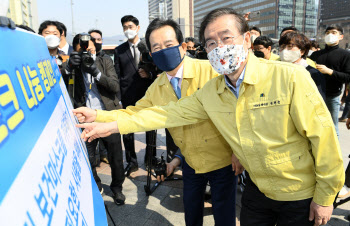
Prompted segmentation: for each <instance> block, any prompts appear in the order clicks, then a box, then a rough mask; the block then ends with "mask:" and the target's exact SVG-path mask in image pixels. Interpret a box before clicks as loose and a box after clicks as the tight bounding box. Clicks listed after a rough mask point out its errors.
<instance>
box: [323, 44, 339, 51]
mask: <svg viewBox="0 0 350 226" xmlns="http://www.w3.org/2000/svg"><path fill="white" fill-rule="evenodd" d="M325 49H326V50H327V51H331V50H333V49H339V44H338V45H335V46H329V45H326V48H325Z"/></svg>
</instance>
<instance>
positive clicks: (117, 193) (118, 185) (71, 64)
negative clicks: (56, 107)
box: [63, 34, 125, 205]
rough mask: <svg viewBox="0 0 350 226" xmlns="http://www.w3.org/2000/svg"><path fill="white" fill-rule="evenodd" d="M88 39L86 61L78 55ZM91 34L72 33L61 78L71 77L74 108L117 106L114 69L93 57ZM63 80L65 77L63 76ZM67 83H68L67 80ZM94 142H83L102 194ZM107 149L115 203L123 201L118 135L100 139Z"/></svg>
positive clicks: (107, 61) (110, 63)
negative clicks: (71, 44) (88, 62)
mask: <svg viewBox="0 0 350 226" xmlns="http://www.w3.org/2000/svg"><path fill="white" fill-rule="evenodd" d="M87 39H88V47H87V49H86V51H87V52H88V53H87V54H88V55H90V57H91V58H92V59H93V63H92V64H91V65H88V64H87V63H86V61H87V60H86V58H89V57H87V55H86V54H85V56H83V57H82V51H83V49H84V48H83V46H85V48H86V46H87V44H86V43H84V45H83V42H82V40H85V42H86V40H87ZM90 39H91V37H90V35H88V34H84V37H82V35H81V34H79V35H76V36H75V37H74V39H73V49H74V51H76V52H72V53H71V55H70V59H69V61H68V64H66V65H65V71H64V73H63V76H64V77H71V81H74V93H71V94H70V95H71V96H72V97H71V98H72V99H73V101H74V107H75V108H77V107H82V106H86V107H90V108H92V109H100V110H116V109H120V105H119V99H118V98H117V93H118V92H119V90H120V88H119V81H118V77H117V74H116V72H115V69H114V65H113V61H112V59H111V58H110V57H103V56H101V54H100V55H99V56H98V57H96V49H95V46H94V44H93V42H92V41H91V40H90ZM65 80H67V79H65ZM70 83H71V82H70ZM97 141H98V140H96V141H93V142H91V143H89V142H86V147H87V150H88V153H89V160H90V164H91V169H92V172H93V175H94V179H95V181H96V184H97V186H98V188H99V190H100V192H101V193H102V191H103V188H102V184H101V179H100V178H99V177H98V175H97V172H96V166H97V162H96V159H95V150H96V146H97ZM100 142H103V144H104V146H105V147H106V148H107V152H108V160H109V163H110V166H111V171H112V182H111V185H110V188H111V190H112V192H113V199H114V202H115V203H116V204H117V205H122V204H124V202H125V196H124V195H123V193H122V184H123V182H124V180H125V176H124V169H123V153H122V146H121V137H120V134H112V135H110V136H109V137H106V138H103V139H100Z"/></svg>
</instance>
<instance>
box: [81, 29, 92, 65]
mask: <svg viewBox="0 0 350 226" xmlns="http://www.w3.org/2000/svg"><path fill="white" fill-rule="evenodd" d="M90 40H91V36H90V35H89V34H87V33H81V34H80V38H79V45H80V47H81V50H80V51H79V55H80V56H81V59H82V64H84V66H85V67H87V68H89V67H91V66H92V65H93V63H94V59H93V58H92V56H91V53H90V52H88V51H87V49H88V48H89V41H90Z"/></svg>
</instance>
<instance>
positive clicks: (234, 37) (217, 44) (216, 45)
mask: <svg viewBox="0 0 350 226" xmlns="http://www.w3.org/2000/svg"><path fill="white" fill-rule="evenodd" d="M241 35H243V34H239V35H236V36H228V37H231V38H232V43H233V41H234V40H235V39H236V38H238V37H239V36H241ZM209 41H213V42H214V43H215V47H214V48H210V49H209V48H208V47H207V43H208V42H209ZM219 43H221V44H223V42H222V40H221V39H219V40H218V41H215V40H214V39H209V40H207V41H206V42H205V43H204V48H205V49H206V50H207V51H208V52H210V51H212V50H213V49H215V48H216V47H218V46H219ZM232 43H231V44H230V45H232Z"/></svg>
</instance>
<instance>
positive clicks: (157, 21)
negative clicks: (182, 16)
mask: <svg viewBox="0 0 350 226" xmlns="http://www.w3.org/2000/svg"><path fill="white" fill-rule="evenodd" d="M165 26H170V27H172V28H173V29H174V31H175V34H176V39H177V41H178V42H179V44H182V43H183V42H184V37H183V36H182V32H181V29H180V26H179V24H178V23H176V22H175V21H174V20H171V19H168V20H162V19H159V18H157V19H154V20H153V21H152V22H151V23H150V24H149V25H148V27H147V31H146V37H145V38H146V44H147V48H148V49H149V50H150V51H152V48H151V43H150V41H149V37H150V36H151V33H152V32H153V31H154V30H157V29H159V28H162V27H165Z"/></svg>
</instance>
